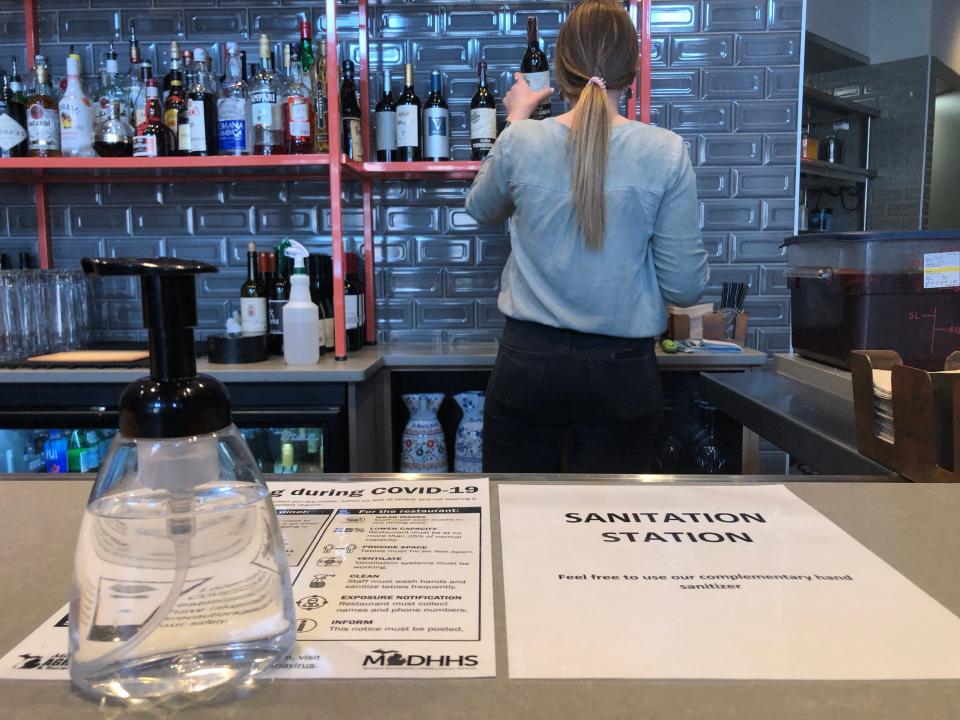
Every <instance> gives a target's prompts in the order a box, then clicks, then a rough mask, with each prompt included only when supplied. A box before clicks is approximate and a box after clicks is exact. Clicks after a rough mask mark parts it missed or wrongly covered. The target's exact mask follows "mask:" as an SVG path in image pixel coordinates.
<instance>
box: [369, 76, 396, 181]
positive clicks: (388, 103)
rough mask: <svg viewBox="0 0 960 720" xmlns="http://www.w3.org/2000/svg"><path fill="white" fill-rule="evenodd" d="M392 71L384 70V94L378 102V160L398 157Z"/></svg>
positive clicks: (391, 159)
mask: <svg viewBox="0 0 960 720" xmlns="http://www.w3.org/2000/svg"><path fill="white" fill-rule="evenodd" d="M390 80H391V78H390V71H389V70H384V71H383V96H382V97H381V98H380V102H378V103H377V107H376V110H375V115H374V117H375V119H376V123H377V160H379V161H380V162H394V161H395V160H396V159H397V104H396V103H395V102H394V101H393V92H392V91H391V89H390Z"/></svg>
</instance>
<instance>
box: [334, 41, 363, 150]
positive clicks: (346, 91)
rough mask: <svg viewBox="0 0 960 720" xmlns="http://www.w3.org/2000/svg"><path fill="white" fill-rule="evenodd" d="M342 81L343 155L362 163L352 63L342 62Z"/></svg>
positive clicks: (358, 112)
mask: <svg viewBox="0 0 960 720" xmlns="http://www.w3.org/2000/svg"><path fill="white" fill-rule="evenodd" d="M342 68H343V80H342V81H341V83H340V117H341V123H340V124H341V125H342V128H341V130H342V136H341V137H342V138H343V140H342V144H343V152H344V154H345V155H346V156H347V157H348V158H350V159H351V160H356V161H357V162H363V136H362V135H361V133H360V103H359V102H357V90H356V87H355V86H354V84H353V61H352V60H344V61H343V65H342Z"/></svg>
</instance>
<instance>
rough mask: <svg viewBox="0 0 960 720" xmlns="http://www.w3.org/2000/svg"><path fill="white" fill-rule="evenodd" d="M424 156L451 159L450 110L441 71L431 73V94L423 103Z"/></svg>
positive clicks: (429, 158)
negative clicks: (442, 85)
mask: <svg viewBox="0 0 960 720" xmlns="http://www.w3.org/2000/svg"><path fill="white" fill-rule="evenodd" d="M423 156H424V157H425V158H426V159H427V160H449V159H450V110H449V109H448V108H447V101H446V100H444V99H443V90H442V87H441V78H440V71H439V70H433V71H432V72H431V73H430V94H429V95H428V96H427V99H426V100H425V101H424V103H423Z"/></svg>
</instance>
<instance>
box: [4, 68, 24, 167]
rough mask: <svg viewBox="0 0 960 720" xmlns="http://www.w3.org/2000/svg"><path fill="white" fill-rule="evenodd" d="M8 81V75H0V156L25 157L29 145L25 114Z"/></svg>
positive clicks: (9, 80)
mask: <svg viewBox="0 0 960 720" xmlns="http://www.w3.org/2000/svg"><path fill="white" fill-rule="evenodd" d="M10 82H11V79H10V76H9V75H7V74H6V73H3V74H2V75H0V158H13V157H25V156H26V154H27V151H28V149H29V147H30V143H29V140H28V137H27V115H26V112H25V110H24V107H23V105H22V104H20V103H19V102H17V100H16V98H15V96H14V94H13V88H11V87H10Z"/></svg>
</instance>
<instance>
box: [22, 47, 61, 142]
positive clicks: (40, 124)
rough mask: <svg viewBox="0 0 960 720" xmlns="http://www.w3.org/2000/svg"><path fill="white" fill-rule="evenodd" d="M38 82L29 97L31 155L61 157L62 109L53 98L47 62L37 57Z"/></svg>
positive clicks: (40, 56) (28, 133)
mask: <svg viewBox="0 0 960 720" xmlns="http://www.w3.org/2000/svg"><path fill="white" fill-rule="evenodd" d="M35 72H36V75H37V82H36V85H35V86H34V88H33V92H32V93H31V94H30V97H28V98H27V138H28V141H29V151H30V156H31V157H60V110H59V108H58V107H57V102H56V100H54V99H53V86H52V85H51V84H50V76H49V74H48V70H47V63H46V60H44V58H43V56H42V55H38V56H37V58H36V70H35Z"/></svg>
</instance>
